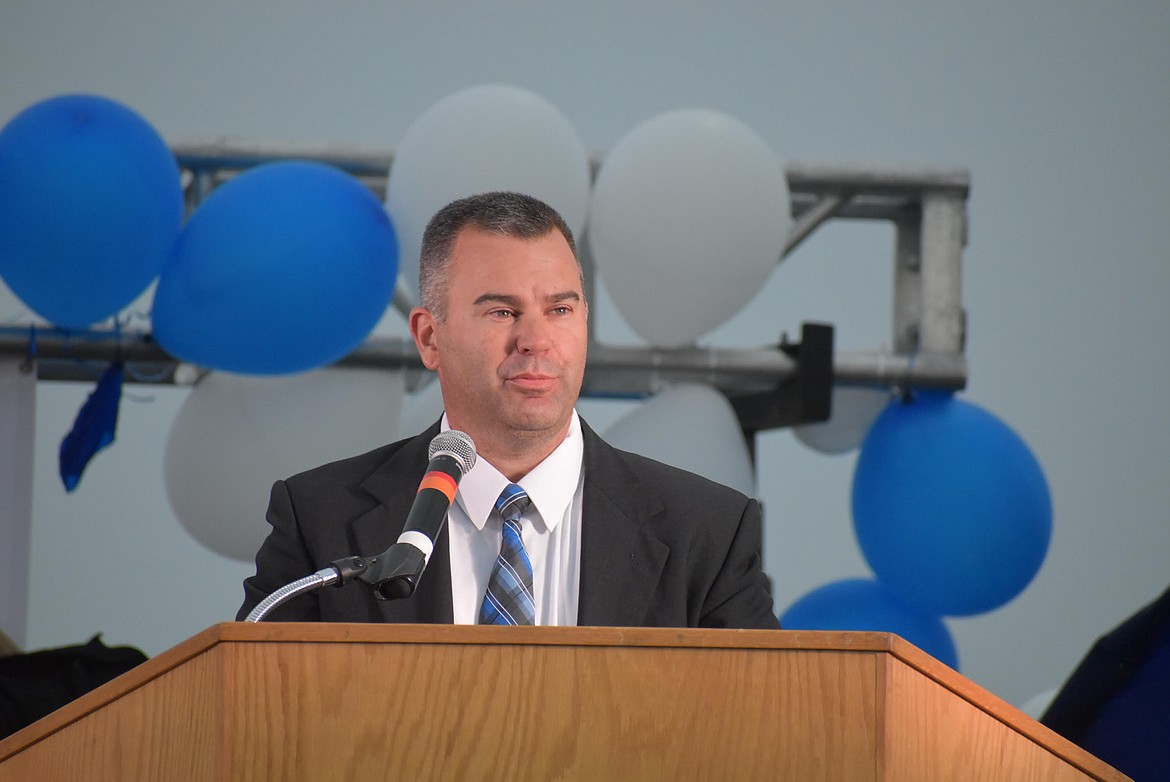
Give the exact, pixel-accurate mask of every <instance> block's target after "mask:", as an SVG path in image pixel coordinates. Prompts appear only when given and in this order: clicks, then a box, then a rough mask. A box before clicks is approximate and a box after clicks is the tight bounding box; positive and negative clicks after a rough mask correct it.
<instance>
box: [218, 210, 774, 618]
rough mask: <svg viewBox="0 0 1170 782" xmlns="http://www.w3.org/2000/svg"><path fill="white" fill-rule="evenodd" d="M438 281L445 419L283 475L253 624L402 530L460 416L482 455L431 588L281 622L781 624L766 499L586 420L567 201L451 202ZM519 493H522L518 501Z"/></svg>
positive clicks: (426, 294) (332, 597)
mask: <svg viewBox="0 0 1170 782" xmlns="http://www.w3.org/2000/svg"><path fill="white" fill-rule="evenodd" d="M419 294H420V299H421V305H420V306H419V307H417V308H415V309H414V310H413V311H412V312H411V313H410V330H411V334H412V335H413V337H414V340H415V344H416V345H417V347H418V351H419V354H420V356H421V357H422V361H423V364H424V365H425V366H426V367H427V368H428V369H432V370H435V371H436V372H437V373H438V377H439V384H440V387H441V390H442V394H443V402H444V406H445V408H446V412H445V413H444V415H443V419H442V420H441V421H440V422H438V423H436V424H435V425H433V426H432V427H431V428H430V429H429V430H428V431H426V432H424V433H423V434H421V435H419V436H418V437H415V438H412V439H408V440H403V441H400V442H397V443H393V444H391V445H387V446H384V447H382V448H380V449H377V450H375V451H372V452H370V453H367V454H364V455H362V456H357V457H354V458H351V459H347V460H344V461H340V462H335V463H333V464H328V465H325V466H323V467H319V468H316V469H314V470H310V471H309V472H306V473H302V474H300V475H296V476H294V477H292V478H290V479H288V480H287V481H278V482H277V483H276V484H275V485H274V486H273V489H272V498H271V502H270V505H269V510H268V521H269V523H270V524H271V525H272V532H271V534H270V535H269V537H268V539H267V540H266V541H265V543H264V544H263V546H262V547H261V549H260V551H259V553H258V554H257V557H256V575H255V576H252V577H250V578H249V579H247V580H246V581H245V582H244V592H245V599H244V604H243V607H242V608H241V609H240V612H239V617H240V618H243V617H244V616H246V615H247V614H248V612H249V611H250V610H251V609H252V608H253V607H254V606H255V605H256V604H257V603H258V602H259V601H260V600H262V599H263V598H264V597H265V596H266V595H268V594H270V593H271V592H273V591H275V590H276V589H278V588H279V587H281V586H283V585H285V584H287V583H291V582H292V581H295V580H297V579H299V578H301V577H303V576H305V575H308V574H310V573H313V572H316V571H317V570H319V569H321V568H322V567H325V566H327V565H328V563H330V562H332V561H334V560H337V559H340V558H342V557H346V556H351V555H354V554H362V555H367V556H370V555H373V554H377V553H379V552H381V551H384V550H385V549H386V548H387V546H388V545H389V544H390V543H392V542H394V541H395V540H397V538H398V535H399V533H400V532H401V530H402V526H403V523H404V521H405V519H406V516H407V513H408V512H409V509H410V506H411V504H412V502H413V500H414V496H415V492H416V490H417V488H418V485H419V482H420V480H421V479H422V476H423V473H424V472H425V470H426V466H427V461H428V460H427V447H428V445H429V443H430V441H431V440H432V438H433V437H434V436H435V435H436V434H438V432H439V431H440V430H445V429H458V430H461V431H463V432H466V433H467V434H468V435H470V437H471V438H472V440H473V441H474V443H475V445H476V450H477V453H478V458H477V461H476V464H475V466H474V467H473V469H471V470H470V471H469V472H468V473H467V475H466V476H464V478H463V479H462V481H461V483H460V485H459V491H458V493H457V495H456V499H455V502H454V503H452V505H451V510H450V512H449V515H448V524H447V525H446V527H445V528H444V530H443V532H442V534H441V535H440V536H439V539H438V540H437V541H436V546H435V550H434V552H433V554H432V555H431V559H430V563H429V565H428V566H427V570H426V571H425V572H424V573H423V576H422V578H421V580H420V582H419V585H418V588H417V589H416V591H415V593H414V594H413V595H412V596H411V597H410V598H408V599H405V600H396V601H379V600H376V599H375V598H374V597H373V595H372V592H371V590H370V589H369V588H368V587H366V586H365V585H364V584H361V583H351V584H350V585H347V586H345V587H344V588H341V589H324V590H318V591H317V592H313V593H310V594H308V595H302V596H300V597H297V598H295V599H293V600H291V601H289V602H288V603H287V604H285V605H283V606H281V607H280V608H278V609H276V610H275V611H273V613H272V614H271V615H270V617H271V618H272V619H274V620H285V621H289V620H324V621H350V622H427V623H449V622H455V623H462V624H470V623H476V622H496V623H504V622H507V623H535V624H547V625H573V624H580V625H614V626H639V625H640V626H661V627H686V626H704V627H758V628H776V627H778V626H779V625H778V623H777V620H776V617H775V615H774V614H773V613H772V599H771V596H770V594H769V590H768V582H767V578H766V576H765V575H764V573H763V572H762V570H761V568H760V545H761V521H760V507H759V504H758V503H757V502H756V501H755V500H751V499H748V498H747V497H745V496H743V495H742V494H740V493H739V492H736V491H734V490H732V489H729V488H727V487H725V486H721V485H719V484H716V483H713V482H711V481H708V480H705V479H703V478H700V477H698V476H696V475H693V474H691V473H687V472H684V471H682V470H678V469H675V468H673V467H668V466H666V465H663V464H661V463H659V462H655V461H652V460H650V459H646V458H644V457H641V456H636V455H634V454H630V453H626V452H623V451H618V450H616V449H614V448H612V447H611V446H609V445H607V444H606V443H605V442H604V441H603V440H601V438H600V437H598V436H597V435H596V434H595V433H594V432H593V431H592V430H591V429H590V428H589V427H588V425H586V424H585V422H583V421H581V420H580V418H579V417H578V415H577V413H576V411H575V409H574V405H575V404H576V400H577V397H578V395H579V393H580V390H581V381H582V378H583V375H584V370H585V353H586V345H587V339H588V338H587V330H586V323H587V318H588V314H589V308H588V303H587V302H586V300H585V293H584V286H583V277H582V273H581V266H580V263H579V261H578V258H577V251H576V247H575V245H574V242H573V235H572V232H571V231H570V229H569V228H568V226H567V225H566V224H565V222H564V220H562V219H561V217H560V215H558V214H557V213H556V212H555V211H554V210H553V209H551V208H550V207H549V206H547V205H546V204H544V203H542V202H540V201H538V200H536V199H534V198H531V197H528V196H524V195H520V194H516V193H488V194H484V195H480V196H473V197H470V198H466V199H462V200H459V201H455V202H453V203H451V204H449V205H448V206H446V207H444V208H443V209H442V210H440V211H439V213H438V214H436V215H435V217H434V218H433V219H432V220H431V222H430V224H429V225H428V226H427V229H426V232H425V233H424V236H423V243H422V254H421V258H420V268H419ZM517 487H518V488H517ZM504 497H509V498H510V500H511V499H517V498H518V499H519V502H518V503H512V504H508V505H506V506H504V507H500V506H498V505H497V498H500V499H503V498H504ZM513 509H517V510H518V512H517V513H516V514H515V517H513V518H509V519H508V520H507V521H506V520H505V518H506V517H508V516H509V514H511V513H512V511H513ZM497 578H511V581H510V582H509V588H510V591H511V593H512V594H510V595H506V596H504V597H502V598H501V597H500V596H499V595H500V589H501V587H500V586H499V584H500V582H499V581H497ZM513 599H514V600H515V601H516V602H515V603H513V602H511V601H512V600H513Z"/></svg>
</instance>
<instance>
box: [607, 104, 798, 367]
mask: <svg viewBox="0 0 1170 782" xmlns="http://www.w3.org/2000/svg"><path fill="white" fill-rule="evenodd" d="M790 222H791V219H790V218H789V215H788V185H787V181H786V179H785V177H784V170H783V166H782V165H781V163H780V161H779V160H778V159H777V158H776V156H775V155H774V154H773V153H772V151H771V150H770V149H769V148H768V145H767V144H766V143H765V142H764V140H763V139H761V138H760V137H759V136H758V135H757V134H756V133H755V132H754V131H753V130H752V129H750V128H748V127H747V126H745V125H743V124H742V123H740V122H739V121H738V120H736V119H733V118H732V117H728V116H726V115H724V114H720V113H718V112H714V111H707V110H703V109H683V110H679V111H672V112H668V113H666V114H661V115H659V116H657V117H654V118H652V119H650V120H648V121H646V122H644V123H642V124H641V125H638V126H637V127H636V128H634V129H633V130H632V131H630V132H629V133H628V134H627V135H626V136H624V137H623V138H622V139H621V140H620V141H619V142H618V143H617V145H616V146H615V147H614V148H613V150H612V151H611V152H610V153H609V154H608V155H607V156H606V158H605V160H604V161H603V162H602V164H601V168H600V170H599V171H598V174H597V181H596V183H595V184H594V188H593V199H592V202H591V204H590V212H589V229H588V230H589V250H590V252H591V253H592V256H593V258H594V260H595V261H596V263H597V267H598V270H599V271H600V272H601V275H602V279H603V280H604V281H605V285H606V289H607V290H608V291H609V292H610V294H611V296H612V297H613V300H614V303H615V304H616V305H617V307H618V309H619V310H620V311H621V313H622V315H623V316H625V319H626V320H627V322H629V324H630V326H631V327H632V328H633V329H634V330H635V331H637V332H638V333H639V334H640V335H642V337H644V338H645V339H646V340H647V341H649V342H650V343H651V344H652V345H657V346H662V347H678V346H682V345H687V344H691V343H693V342H694V341H695V339H696V338H697V337H699V336H701V335H702V334H705V333H707V332H708V331H710V330H711V329H713V328H715V327H716V326H718V325H719V324H721V323H723V322H724V321H725V320H727V319H728V318H730V317H731V316H732V315H734V314H735V313H736V312H737V311H738V310H739V309H740V308H741V307H742V306H743V305H744V304H746V303H747V302H748V301H749V300H750V299H751V298H752V297H753V296H754V295H755V294H756V293H757V292H758V291H759V289H760V287H761V286H762V285H763V283H764V281H765V279H766V278H767V277H768V274H769V273H770V272H771V270H772V269H773V268H774V267H775V266H776V264H777V263H778V262H779V260H780V254H781V252H782V251H783V248H784V242H785V239H786V237H787V234H788V226H789V224H790Z"/></svg>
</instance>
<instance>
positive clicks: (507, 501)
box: [496, 483, 531, 521]
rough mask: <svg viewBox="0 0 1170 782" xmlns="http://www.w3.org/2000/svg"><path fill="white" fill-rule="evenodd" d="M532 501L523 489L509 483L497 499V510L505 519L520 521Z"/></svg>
mask: <svg viewBox="0 0 1170 782" xmlns="http://www.w3.org/2000/svg"><path fill="white" fill-rule="evenodd" d="M530 502H531V500H529V499H528V494H527V493H526V492H525V491H524V490H523V489H521V488H520V487H519V486H517V485H516V484H514V483H509V484H508V485H507V486H505V487H504V490H503V491H502V492H500V496H499V498H498V499H497V500H496V510H497V511H499V512H500V516H501V517H502V518H503V519H504V520H505V521H519V520H520V516H521V515H523V513H524V510H525V509H526V508H527V507H528V504H529V503H530Z"/></svg>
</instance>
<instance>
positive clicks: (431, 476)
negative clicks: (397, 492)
mask: <svg viewBox="0 0 1170 782" xmlns="http://www.w3.org/2000/svg"><path fill="white" fill-rule="evenodd" d="M457 486H458V484H456V483H455V479H454V478H452V477H451V476H450V475H448V474H447V473H445V472H439V471H438V470H432V471H431V472H428V473H427V474H426V475H424V476H423V479H422V483H420V484H419V485H418V490H419V491H422V490H423V489H435V490H436V491H441V492H443V494H446V495H447V502H454V501H455V489H456V487H457Z"/></svg>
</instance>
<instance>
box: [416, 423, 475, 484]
mask: <svg viewBox="0 0 1170 782" xmlns="http://www.w3.org/2000/svg"><path fill="white" fill-rule="evenodd" d="M440 454H442V455H445V456H450V457H451V458H452V459H454V460H455V461H456V462H457V463H458V464H459V469H460V471H461V474H462V475H466V474H467V473H468V472H469V471H470V470H471V468H472V467H474V466H475V443H473V442H472V441H471V437H469V436H468V435H467V433H466V432H460V431H459V430H458V429H448V430H446V431H445V432H439V433H438V434H437V435H435V439H433V440H431V447H430V448H429V449H428V450H427V458H428V459H434V458H435V457H436V456H439V455H440Z"/></svg>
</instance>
